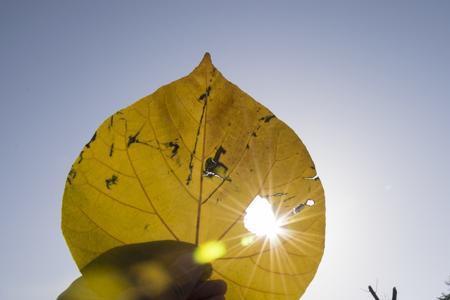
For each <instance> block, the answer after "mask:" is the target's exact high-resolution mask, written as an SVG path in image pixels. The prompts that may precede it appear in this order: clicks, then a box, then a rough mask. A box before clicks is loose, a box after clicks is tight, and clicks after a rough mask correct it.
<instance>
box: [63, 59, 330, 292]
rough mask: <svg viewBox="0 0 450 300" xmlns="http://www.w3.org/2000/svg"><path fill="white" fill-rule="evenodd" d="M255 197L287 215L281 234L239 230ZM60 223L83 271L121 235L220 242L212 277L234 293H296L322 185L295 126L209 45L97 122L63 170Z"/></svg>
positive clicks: (131, 239)
mask: <svg viewBox="0 0 450 300" xmlns="http://www.w3.org/2000/svg"><path fill="white" fill-rule="evenodd" d="M258 195H259V196H260V197H264V198H266V199H268V200H269V201H270V203H271V204H272V206H273V208H274V211H275V212H276V215H277V216H278V217H280V218H283V226H282V228H283V232H281V233H280V234H279V235H278V236H277V237H276V238H275V239H273V238H270V239H269V238H267V237H259V236H258V237H253V236H252V235H251V233H249V232H248V230H247V229H246V228H245V227H244V224H243V217H244V214H245V210H246V208H247V207H248V205H249V204H250V203H251V202H252V200H253V199H254V198H255V197H256V196H258ZM308 199H313V200H314V202H313V203H314V205H313V206H309V205H307V206H306V205H302V204H303V203H306V201H307V200H308ZM62 229H63V233H64V236H65V238H66V241H67V243H68V245H69V248H70V250H71V253H72V255H73V257H74V259H75V261H76V263H77V265H78V267H79V268H80V269H82V268H83V267H84V266H85V265H86V264H88V263H89V262H90V261H92V260H93V259H94V258H95V257H97V256H98V255H100V254H101V253H103V252H105V251H106V250H108V249H111V248H113V247H116V246H119V245H123V244H131V243H139V242H146V241H155V240H180V241H186V242H191V243H195V244H201V243H204V242H208V241H222V242H223V243H224V244H225V245H226V251H227V252H226V254H225V255H224V256H223V257H221V258H219V259H217V260H215V261H214V263H213V267H214V273H213V277H216V278H222V279H224V280H226V281H227V283H228V287H229V289H228V292H227V297H228V298H229V299H250V300H251V299H298V298H299V296H301V295H302V294H303V293H304V291H305V289H306V287H307V286H308V284H309V283H310V281H311V280H312V278H313V277H314V274H315V272H316V270H317V267H318V265H319V262H320V260H321V257H322V254H323V249H324V234H325V200H324V192H323V188H322V185H321V182H320V180H319V179H318V177H317V174H316V170H315V167H314V164H313V161H312V160H311V157H310V156H309V154H308V151H307V150H306V148H305V146H304V145H303V143H302V142H301V141H300V139H299V138H298V137H297V135H296V134H295V133H294V132H293V131H292V130H291V129H290V128H289V127H288V126H287V125H286V124H284V123H283V122H282V121H281V120H279V119H278V118H277V117H275V116H274V115H273V114H272V113H271V112H270V111H269V110H268V109H267V108H265V107H264V106H262V105H261V104H259V103H258V102H256V101H255V100H254V99H252V98H251V97H250V96H249V95H247V94H246V93H244V92H243V91H241V90H240V89H239V88H238V87H237V86H235V85H234V84H232V83H231V82H229V81H227V80H226V79H225V78H224V77H223V76H222V74H221V73H220V72H219V71H218V70H217V69H216V68H215V67H214V66H213V64H212V63H211V58H210V56H209V54H206V55H205V57H204V58H203V60H202V61H201V63H200V65H199V66H198V67H197V68H195V69H194V70H193V71H192V72H191V73H190V74H189V75H188V76H186V77H183V78H181V79H179V80H177V81H174V82H172V83H170V84H168V85H165V86H163V87H161V88H159V89H158V90H157V91H155V92H154V93H153V94H151V95H149V96H146V97H144V98H143V99H141V100H139V101H137V102H135V103H134V104H132V105H130V106H129V107H126V108H124V109H122V110H120V111H118V112H117V113H115V114H113V115H112V116H111V117H109V118H108V119H107V120H105V121H104V122H103V123H102V124H101V125H100V127H99V128H98V129H97V130H96V132H95V133H94V135H93V137H92V138H91V139H90V141H89V142H88V143H87V144H86V145H85V146H84V148H83V150H82V151H81V153H80V155H79V156H78V157H77V158H76V160H75V162H74V164H73V166H72V169H71V171H70V173H69V175H68V178H67V182H66V188H65V193H64V199H63V209H62ZM243 241H245V242H243Z"/></svg>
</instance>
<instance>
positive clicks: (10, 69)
mask: <svg viewBox="0 0 450 300" xmlns="http://www.w3.org/2000/svg"><path fill="white" fill-rule="evenodd" d="M0 40H1V43H0V111H1V118H0V125H1V126H0V132H1V138H2V146H1V147H0V151H1V152H0V154H1V155H0V160H1V166H2V167H1V168H0V184H1V191H2V195H1V197H0V201H1V209H0V233H1V236H2V243H1V254H2V255H1V256H0V265H1V266H2V268H1V269H0V298H1V299H29V298H33V299H52V298H55V297H56V295H57V294H58V293H60V292H61V291H62V290H63V289H64V288H65V287H66V285H67V284H68V283H70V282H71V281H72V280H73V279H74V278H75V277H76V276H78V271H77V269H76V267H75V264H74V262H73V260H72V259H71V257H70V254H69V251H68V248H67V247H66V245H65V242H64V240H63V237H62V234H61V231H60V207H61V200H62V193H63V188H64V182H65V178H66V174H67V173H68V171H69V169H70V165H71V163H72V161H73V160H74V159H75V157H76V156H77V154H78V152H79V151H80V149H81V147H82V145H84V144H85V143H86V141H87V140H89V138H90V137H91V135H92V133H93V132H94V130H95V129H96V128H97V127H98V125H99V124H100V123H101V122H102V121H103V120H104V119H105V118H106V117H107V116H108V115H109V114H111V113H113V112H115V111H117V110H118V109H120V108H122V107H125V106H127V105H129V104H130V103H132V102H133V101H135V100H137V99H139V98H141V97H142V96H144V95H147V94H149V93H151V92H153V91H154V90H155V89H156V88H158V87H160V86H161V85H163V84H166V83H168V82H171V81H173V80H175V79H177V78H179V77H181V76H184V75H186V74H187V73H189V72H190V71H191V70H192V68H193V67H194V66H196V65H197V63H198V62H199V61H200V59H201V57H202V56H203V54H204V52H205V51H209V52H210V53H211V54H212V58H213V62H214V64H215V65H216V66H217V67H218V68H219V69H220V70H221V72H222V73H223V74H224V75H225V76H226V77H227V78H228V79H229V80H231V81H232V82H234V83H235V84H237V85H238V86H239V87H240V88H242V89H243V90H244V91H246V92H247V93H248V94H250V95H251V96H253V97H254V98H255V99H257V100H258V101H259V102H261V103H262V104H264V105H265V106H267V107H268V108H269V109H271V110H272V111H273V112H274V113H275V114H276V115H277V116H278V117H279V118H280V119H282V120H284V121H285V122H286V123H287V124H288V125H290V126H291V127H292V128H293V129H294V130H295V131H296V132H297V133H298V134H299V136H300V137H301V138H302V140H303V142H304V143H305V144H306V145H307V147H308V149H309V151H310V153H311V155H312V157H313V159H314V161H315V163H316V167H317V170H318V172H319V176H320V177H321V179H322V182H323V184H324V188H325V192H326V196H327V242H326V249H325V255H324V258H323V261H322V264H321V265H320V267H319V271H318V273H317V276H316V278H315V279H314V280H313V282H312V284H311V286H310V287H309V288H308V290H307V292H306V293H305V295H304V297H303V298H302V299H305V300H319V299H320V300H322V299H346V300H359V299H370V295H369V294H368V293H367V292H366V291H365V290H366V289H367V285H368V284H373V285H376V283H377V282H378V290H379V291H380V293H381V295H383V294H384V293H385V294H386V295H387V294H389V293H390V290H391V288H392V286H393V285H396V286H397V287H398V290H399V297H400V299H412V300H414V299H418V300H419V299H434V297H436V296H438V295H439V294H440V293H441V292H442V291H445V289H446V287H445V285H444V281H445V280H447V279H448V278H449V276H450V259H449V253H450V239H449V237H450V218H449V217H448V216H449V212H450V199H449V196H450V184H449V178H450V158H449V153H450V139H449V132H450V118H449V114H450V2H448V1H420V2H415V1H395V3H394V2H392V1H385V2H382V1H339V3H338V1H271V2H269V1H245V2H244V1H221V2H219V1H179V2H176V1H9V0H8V1H5V0H1V1H0Z"/></svg>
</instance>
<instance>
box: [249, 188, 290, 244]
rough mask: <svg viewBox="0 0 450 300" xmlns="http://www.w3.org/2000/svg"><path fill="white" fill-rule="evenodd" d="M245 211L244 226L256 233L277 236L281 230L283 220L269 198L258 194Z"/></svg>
mask: <svg viewBox="0 0 450 300" xmlns="http://www.w3.org/2000/svg"><path fill="white" fill-rule="evenodd" d="M245 212H246V214H245V216H244V226H245V228H247V230H248V231H250V232H252V233H254V234H255V235H257V236H267V237H269V238H275V237H276V236H277V234H278V233H280V232H281V224H280V223H281V222H280V221H279V220H277V218H276V216H275V213H274V212H273V208H272V205H271V204H270V203H269V201H268V200H267V199H265V198H263V197H260V196H259V195H258V196H256V197H255V199H253V201H252V203H250V205H249V206H248V207H247V209H246V210H245Z"/></svg>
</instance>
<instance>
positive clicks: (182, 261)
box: [170, 253, 212, 296]
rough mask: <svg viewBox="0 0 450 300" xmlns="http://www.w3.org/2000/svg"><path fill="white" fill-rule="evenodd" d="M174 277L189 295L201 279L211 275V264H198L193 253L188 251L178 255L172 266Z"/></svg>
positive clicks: (185, 293)
mask: <svg viewBox="0 0 450 300" xmlns="http://www.w3.org/2000/svg"><path fill="white" fill-rule="evenodd" d="M170 271H171V273H172V274H173V278H174V280H175V282H176V283H177V285H178V288H181V289H182V292H183V294H184V295H186V296H188V295H190V294H191V293H192V291H193V290H194V289H195V287H196V286H197V284H198V283H199V282H200V281H205V280H207V279H208V278H209V276H210V275H211V271H212V267H211V265H210V264H202V265H200V264H198V263H196V262H195V261H194V258H193V256H192V253H186V254H183V255H181V256H180V257H178V259H176V260H175V262H174V263H173V265H172V266H171V267H170Z"/></svg>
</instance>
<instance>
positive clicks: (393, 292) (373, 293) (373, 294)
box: [369, 285, 397, 300]
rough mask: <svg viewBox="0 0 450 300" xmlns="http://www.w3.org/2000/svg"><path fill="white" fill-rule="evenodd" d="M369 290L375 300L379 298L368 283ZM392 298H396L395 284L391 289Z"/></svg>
mask: <svg viewBox="0 0 450 300" xmlns="http://www.w3.org/2000/svg"><path fill="white" fill-rule="evenodd" d="M369 292H370V294H371V295H372V296H373V298H374V299H375V300H380V298H378V295H377V293H376V292H375V291H374V290H373V288H372V286H370V285H369ZM392 300H397V288H396V287H395V286H394V288H393V289H392Z"/></svg>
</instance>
